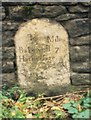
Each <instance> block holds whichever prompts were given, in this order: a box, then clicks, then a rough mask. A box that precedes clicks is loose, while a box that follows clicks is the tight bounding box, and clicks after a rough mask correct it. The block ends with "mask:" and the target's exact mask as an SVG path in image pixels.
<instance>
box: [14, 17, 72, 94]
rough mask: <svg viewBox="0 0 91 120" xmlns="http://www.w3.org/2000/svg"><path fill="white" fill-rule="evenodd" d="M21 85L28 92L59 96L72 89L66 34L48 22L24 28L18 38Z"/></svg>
mask: <svg viewBox="0 0 91 120" xmlns="http://www.w3.org/2000/svg"><path fill="white" fill-rule="evenodd" d="M15 46H16V61H17V69H18V81H19V83H20V85H21V86H22V87H23V88H25V89H26V90H27V91H30V92H33V93H45V94H51V93H53V94H56V93H59V92H60V91H61V89H62V87H65V86H67V85H69V83H70V73H69V47H68V35H67V32H66V30H65V29H64V28H63V27H62V26H61V25H60V24H58V23H56V22H52V21H50V20H48V19H33V20H31V21H29V22H26V23H25V24H22V25H21V27H20V28H19V30H18V31H17V33H16V36H15Z"/></svg>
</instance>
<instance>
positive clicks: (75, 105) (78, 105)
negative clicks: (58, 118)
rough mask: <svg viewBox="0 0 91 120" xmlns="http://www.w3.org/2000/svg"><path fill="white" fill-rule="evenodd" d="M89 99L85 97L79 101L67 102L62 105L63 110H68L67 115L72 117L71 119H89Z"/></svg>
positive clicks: (90, 99)
mask: <svg viewBox="0 0 91 120" xmlns="http://www.w3.org/2000/svg"><path fill="white" fill-rule="evenodd" d="M90 101H91V98H89V97H88V94H86V96H85V97H84V96H83V97H82V98H81V99H80V100H77V101H76V100H74V101H73V100H69V102H68V103H65V104H63V108H64V109H66V110H68V113H70V114H71V115H72V118H90V114H89V113H90V109H89V108H91V104H90Z"/></svg>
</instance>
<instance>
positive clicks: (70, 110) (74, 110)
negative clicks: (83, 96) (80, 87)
mask: <svg viewBox="0 0 91 120" xmlns="http://www.w3.org/2000/svg"><path fill="white" fill-rule="evenodd" d="M68 113H71V114H74V113H78V110H77V109H76V108H73V107H70V108H69V110H68Z"/></svg>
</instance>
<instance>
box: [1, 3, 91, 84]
mask: <svg viewBox="0 0 91 120" xmlns="http://www.w3.org/2000/svg"><path fill="white" fill-rule="evenodd" d="M16 5H17V3H16V4H11V3H8V4H6V3H3V6H2V19H3V22H2V73H3V74H2V75H3V76H2V77H3V82H6V83H8V85H10V84H13V83H14V84H15V83H17V66H16V53H15V44H14V36H15V34H16V32H17V30H18V27H19V26H20V24H22V23H23V22H26V21H28V20H32V19H34V18H48V19H51V20H55V21H57V22H58V23H59V24H61V25H63V27H64V28H65V29H66V30H67V32H68V35H69V48H70V79H71V83H72V84H73V85H82V84H83V85H89V84H91V80H90V71H91V69H90V66H89V64H90V62H89V61H90V54H89V50H90V46H91V42H90V36H91V31H90V26H91V22H90V16H89V13H90V3H75V2H73V3H29V4H28V3H24V4H23V5H20V6H16Z"/></svg>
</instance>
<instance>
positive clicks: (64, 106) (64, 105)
mask: <svg viewBox="0 0 91 120" xmlns="http://www.w3.org/2000/svg"><path fill="white" fill-rule="evenodd" d="M70 107H71V103H66V104H63V108H64V109H69V108H70Z"/></svg>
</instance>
